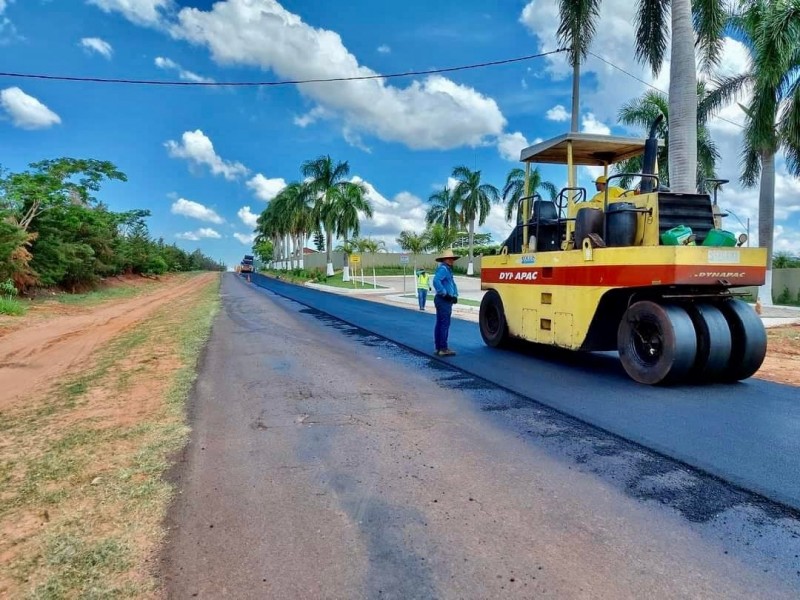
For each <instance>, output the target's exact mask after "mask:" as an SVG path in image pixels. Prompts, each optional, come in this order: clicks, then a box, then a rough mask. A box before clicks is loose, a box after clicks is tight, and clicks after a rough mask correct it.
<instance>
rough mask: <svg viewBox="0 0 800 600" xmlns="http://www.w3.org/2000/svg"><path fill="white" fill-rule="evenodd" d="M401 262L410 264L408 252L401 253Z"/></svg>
mask: <svg viewBox="0 0 800 600" xmlns="http://www.w3.org/2000/svg"><path fill="white" fill-rule="evenodd" d="M400 264H401V265H407V264H408V254H401V255H400Z"/></svg>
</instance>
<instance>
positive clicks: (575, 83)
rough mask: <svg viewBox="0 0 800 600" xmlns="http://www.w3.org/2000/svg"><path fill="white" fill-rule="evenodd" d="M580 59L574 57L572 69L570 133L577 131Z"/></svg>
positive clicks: (579, 99) (577, 55)
mask: <svg viewBox="0 0 800 600" xmlns="http://www.w3.org/2000/svg"><path fill="white" fill-rule="evenodd" d="M580 95H581V57H580V54H576V55H575V64H574V65H573V67H572V123H571V125H570V131H572V132H573V133H574V132H576V131H578V114H579V113H580V106H581V98H580Z"/></svg>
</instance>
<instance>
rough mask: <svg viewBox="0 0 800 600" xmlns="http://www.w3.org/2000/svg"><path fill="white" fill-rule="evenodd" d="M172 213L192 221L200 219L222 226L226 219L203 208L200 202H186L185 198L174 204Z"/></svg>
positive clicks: (171, 209)
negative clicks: (189, 218)
mask: <svg viewBox="0 0 800 600" xmlns="http://www.w3.org/2000/svg"><path fill="white" fill-rule="evenodd" d="M170 212H171V213H172V214H174V215H183V216H184V217H191V218H192V219H199V220H200V221H208V222H210V223H217V224H220V223H224V222H225V219H223V218H222V217H220V216H219V215H218V214H217V213H216V212H214V211H213V210H211V209H210V208H208V207H206V206H203V205H202V204H200V203H199V202H194V201H193V200H186V199H185V198H178V199H177V200H176V201H175V202H173V203H172V207H171V208H170Z"/></svg>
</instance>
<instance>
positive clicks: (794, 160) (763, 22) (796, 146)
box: [709, 0, 800, 305]
mask: <svg viewBox="0 0 800 600" xmlns="http://www.w3.org/2000/svg"><path fill="white" fill-rule="evenodd" d="M729 25H730V27H731V28H732V29H733V30H734V31H735V32H736V33H737V37H739V38H740V39H741V40H742V42H743V43H744V45H745V47H746V48H747V49H748V51H749V53H750V65H749V69H748V70H747V71H746V72H745V73H742V74H740V75H736V76H733V77H725V78H721V79H719V80H717V83H718V87H717V89H716V90H714V92H712V93H711V96H710V103H709V104H710V106H709V111H713V110H715V109H717V108H719V107H721V106H723V105H724V104H726V103H728V102H730V101H732V100H733V99H735V98H736V97H737V96H738V95H739V94H741V93H742V92H744V91H745V90H750V91H751V92H752V100H751V101H750V104H749V106H747V107H742V108H743V109H744V111H745V130H744V147H743V150H742V164H743V171H742V175H741V177H740V180H741V182H742V184H743V185H745V186H746V187H754V186H755V184H756V181H758V180H759V175H760V190H759V196H758V242H759V245H760V246H762V247H765V248H766V249H767V277H766V281H765V283H764V286H762V288H761V289H760V290H759V298H760V299H761V303H762V304H765V305H770V304H772V302H773V300H772V268H773V266H774V265H773V264H772V251H773V242H774V239H773V238H774V231H775V155H776V154H777V153H778V151H779V150H781V149H783V151H784V153H785V155H786V167H787V169H788V170H789V172H790V173H792V174H793V175H800V79H798V75H800V51H799V50H798V43H797V40H798V33H800V0H747V1H745V2H742V3H741V4H740V6H739V10H738V11H736V12H734V13H733V14H732V15H731V18H730V21H729Z"/></svg>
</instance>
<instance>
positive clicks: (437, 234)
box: [426, 223, 458, 252]
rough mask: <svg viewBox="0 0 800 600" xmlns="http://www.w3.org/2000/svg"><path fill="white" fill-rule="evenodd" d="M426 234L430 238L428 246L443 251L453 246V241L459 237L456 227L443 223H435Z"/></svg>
mask: <svg viewBox="0 0 800 600" xmlns="http://www.w3.org/2000/svg"><path fill="white" fill-rule="evenodd" d="M426 236H427V238H428V240H429V246H428V248H430V249H433V250H436V251H437V252H443V251H444V250H446V249H447V248H451V247H452V246H453V243H454V242H455V241H456V239H457V238H458V232H457V231H456V230H455V229H449V228H447V227H445V226H444V225H442V224H441V223H434V224H433V225H431V226H430V227H429V228H428V229H427V231H426Z"/></svg>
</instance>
